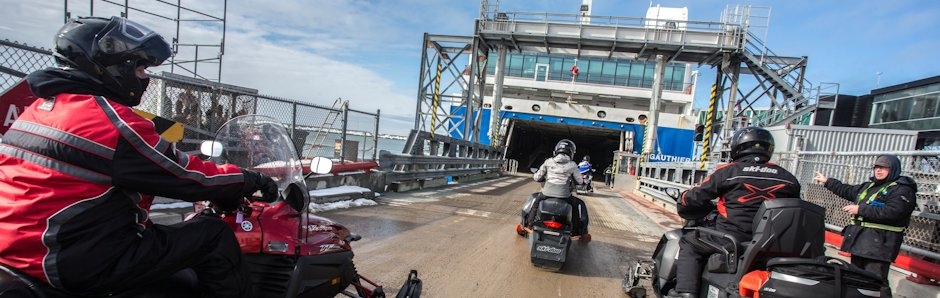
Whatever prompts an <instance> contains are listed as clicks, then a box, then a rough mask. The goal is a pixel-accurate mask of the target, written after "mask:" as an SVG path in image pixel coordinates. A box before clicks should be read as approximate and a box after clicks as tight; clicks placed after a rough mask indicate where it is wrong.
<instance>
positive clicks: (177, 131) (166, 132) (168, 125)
mask: <svg viewBox="0 0 940 298" xmlns="http://www.w3.org/2000/svg"><path fill="white" fill-rule="evenodd" d="M133 110H134V113H137V115H140V116H141V117H144V118H146V119H147V120H150V121H152V122H153V126H154V128H155V129H156V130H157V133H159V134H160V137H162V138H163V139H164V140H167V141H168V142H171V143H175V142H179V141H180V140H182V139H183V131H184V130H185V129H184V128H183V123H179V122H176V121H173V120H170V119H166V118H163V117H160V116H157V115H154V114H151V113H148V112H145V111H141V110H138V109H133Z"/></svg>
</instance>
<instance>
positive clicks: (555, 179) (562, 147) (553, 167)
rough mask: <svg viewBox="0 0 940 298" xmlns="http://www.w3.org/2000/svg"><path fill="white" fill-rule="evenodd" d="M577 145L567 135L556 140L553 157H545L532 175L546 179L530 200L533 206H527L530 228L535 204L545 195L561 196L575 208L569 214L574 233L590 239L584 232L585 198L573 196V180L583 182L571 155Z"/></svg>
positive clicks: (536, 209)
mask: <svg viewBox="0 0 940 298" xmlns="http://www.w3.org/2000/svg"><path fill="white" fill-rule="evenodd" d="M576 148H577V147H576V146H575V144H574V142H572V141H571V140H568V139H563V140H561V141H558V143H557V144H555V150H554V154H555V155H554V156H553V157H552V158H549V159H546V160H545V163H543V164H542V166H541V167H539V169H538V171H536V172H535V174H534V175H533V176H532V178H533V179H535V181H538V182H545V183H544V184H543V185H542V190H541V192H539V196H538V198H536V200H535V202H534V203H533V204H532V206H533V207H532V208H531V209H530V210H529V216H528V220H527V221H526V222H528V223H529V225H530V226H529V227H526V228H527V229H530V228H531V223H532V222H535V219H536V214H537V212H538V207H536V206H538V204H539V202H541V201H542V200H544V199H546V198H560V199H564V200H565V201H566V202H568V204H570V205H571V206H572V208H574V210H575V212H574V216H572V219H571V221H572V226H573V229H574V231H573V234H575V235H580V236H581V239H584V240H590V238H591V235H590V234H588V232H587V225H586V223H587V218H588V215H587V208H586V206H585V205H584V201H582V200H581V199H579V198H577V197H575V196H572V195H571V191H572V187H571V185H572V183H571V182H572V181H574V182H575V183H577V184H581V183H583V180H582V179H581V175H580V174H579V171H578V167H577V165H575V163H574V161H572V159H571V158H572V157H573V156H574V153H575V150H576Z"/></svg>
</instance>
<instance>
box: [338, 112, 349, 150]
mask: <svg viewBox="0 0 940 298" xmlns="http://www.w3.org/2000/svg"><path fill="white" fill-rule="evenodd" d="M342 111H343V132H342V134H341V137H340V140H339V142H340V144H339V160H340V162H343V163H345V162H346V128H347V127H348V126H349V101H344V102H343V106H342Z"/></svg>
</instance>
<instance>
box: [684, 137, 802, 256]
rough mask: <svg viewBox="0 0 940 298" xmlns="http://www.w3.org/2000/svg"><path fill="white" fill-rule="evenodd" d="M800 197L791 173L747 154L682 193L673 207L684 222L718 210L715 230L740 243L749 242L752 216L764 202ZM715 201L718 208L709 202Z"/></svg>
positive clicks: (758, 157) (798, 186) (796, 183)
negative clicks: (727, 234) (729, 235)
mask: <svg viewBox="0 0 940 298" xmlns="http://www.w3.org/2000/svg"><path fill="white" fill-rule="evenodd" d="M799 197H800V183H799V181H798V180H797V179H796V177H794V176H793V174H791V173H790V172H789V171H787V170H786V169H784V168H782V167H780V166H778V165H776V164H773V163H769V162H766V160H764V159H763V157H762V156H760V155H749V156H745V157H742V158H739V159H738V160H736V161H735V162H731V163H727V164H724V165H722V166H720V167H718V168H717V169H715V172H714V173H712V174H711V175H710V176H708V177H706V178H705V180H704V181H702V183H701V184H700V185H698V186H696V187H693V188H691V189H689V190H687V191H685V192H683V193H682V196H681V197H680V199H679V202H678V204H677V206H676V208H677V209H678V211H679V215H680V216H682V217H683V218H686V219H698V218H701V217H703V216H705V215H706V214H708V212H711V210H713V208H717V209H718V213H719V214H721V216H720V217H718V220H717V223H716V228H717V229H718V230H719V231H724V232H727V233H729V234H731V235H733V236H735V238H737V239H738V241H742V242H743V241H747V240H750V239H751V236H752V233H753V227H752V223H753V222H754V216H755V215H756V214H757V209H760V205H761V203H763V202H764V200H772V199H776V198H799ZM715 198H718V205H717V206H714V205H713V204H712V203H711V200H713V199H715ZM713 206H714V207H713Z"/></svg>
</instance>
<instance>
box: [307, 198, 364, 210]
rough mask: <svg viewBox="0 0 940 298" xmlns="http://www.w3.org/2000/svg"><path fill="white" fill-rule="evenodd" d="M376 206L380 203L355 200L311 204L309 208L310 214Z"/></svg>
mask: <svg viewBox="0 0 940 298" xmlns="http://www.w3.org/2000/svg"><path fill="white" fill-rule="evenodd" d="M374 205H378V203H376V202H375V201H373V200H370V199H355V200H345V201H339V202H332V203H323V204H317V203H310V206H309V207H308V208H309V209H310V212H314V213H316V212H320V211H329V210H335V209H346V208H350V207H359V206H374Z"/></svg>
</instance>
